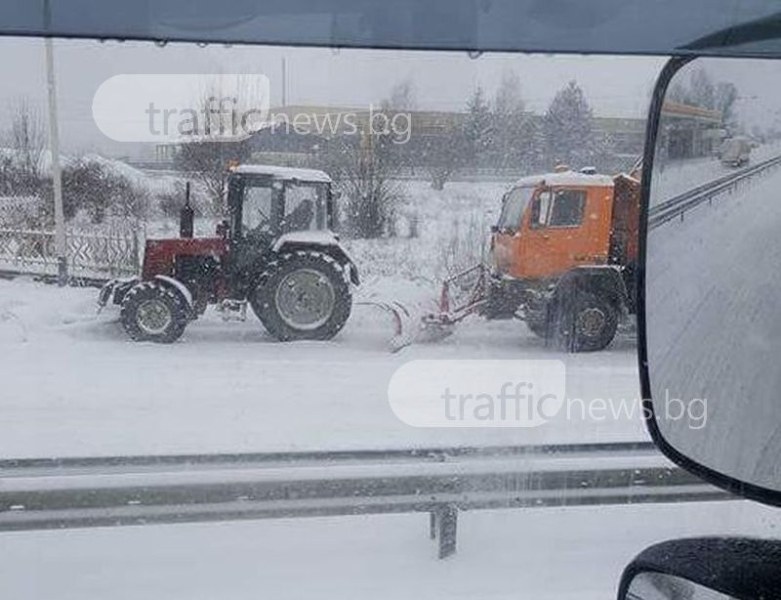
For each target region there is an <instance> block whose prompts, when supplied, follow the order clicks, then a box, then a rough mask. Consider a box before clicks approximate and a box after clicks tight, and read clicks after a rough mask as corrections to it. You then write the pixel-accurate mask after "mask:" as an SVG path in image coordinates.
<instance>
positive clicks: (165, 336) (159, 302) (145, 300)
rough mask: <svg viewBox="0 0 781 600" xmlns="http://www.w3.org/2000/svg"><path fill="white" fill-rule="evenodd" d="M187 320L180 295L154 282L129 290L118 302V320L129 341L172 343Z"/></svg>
mask: <svg viewBox="0 0 781 600" xmlns="http://www.w3.org/2000/svg"><path fill="white" fill-rule="evenodd" d="M188 320H189V319H188V318H187V306H186V304H185V302H184V300H183V299H182V297H181V295H180V294H179V293H178V292H176V291H175V290H172V289H171V288H170V287H168V286H166V285H163V284H161V283H158V282H155V281H146V282H144V283H139V284H138V285H136V286H134V287H132V288H131V289H130V290H129V291H128V293H127V294H126V295H125V298H124V300H123V301H122V309H121V312H120V321H121V322H122V326H123V327H124V328H125V331H126V332H127V334H128V335H129V336H130V338H131V339H133V340H135V341H138V342H158V343H161V344H170V343H172V342H175V341H176V340H178V339H179V338H180V337H181V336H182V333H183V332H184V328H185V327H186V326H187V322H188Z"/></svg>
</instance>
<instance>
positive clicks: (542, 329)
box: [524, 319, 548, 339]
mask: <svg viewBox="0 0 781 600" xmlns="http://www.w3.org/2000/svg"><path fill="white" fill-rule="evenodd" d="M524 322H525V323H526V326H527V327H528V328H529V329H530V330H531V332H532V333H533V334H534V335H536V336H537V337H540V338H542V339H547V338H548V324H547V323H546V322H545V320H543V319H540V320H536V319H528V320H526V321H524Z"/></svg>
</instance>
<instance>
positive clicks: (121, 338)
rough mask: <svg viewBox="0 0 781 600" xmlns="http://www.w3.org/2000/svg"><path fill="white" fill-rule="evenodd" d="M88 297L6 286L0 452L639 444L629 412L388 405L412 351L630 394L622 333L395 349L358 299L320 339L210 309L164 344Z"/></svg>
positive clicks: (1, 296) (488, 334)
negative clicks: (416, 417)
mask: <svg viewBox="0 0 781 600" xmlns="http://www.w3.org/2000/svg"><path fill="white" fill-rule="evenodd" d="M391 287H394V286H391ZM411 287H412V292H414V293H415V294H420V293H421V290H420V289H418V288H416V287H415V286H412V285H411ZM394 289H395V290H396V291H397V292H398V291H403V290H402V289H401V287H400V286H395V287H394ZM95 295H96V290H92V289H73V288H69V289H58V288H55V287H51V286H45V285H43V284H38V283H33V282H30V281H24V280H15V281H11V282H9V281H0V315H2V318H1V319H0V352H2V355H3V362H2V371H3V375H2V381H3V390H4V391H3V393H2V394H0V412H1V413H2V414H3V419H2V421H0V456H2V457H23V456H65V455H70V456H74V455H80V456H85V455H115V454H158V453H178V452H197V453H202V452H235V451H254V452H260V451H275V450H304V449H340V448H385V447H408V446H431V445H469V444H481V445H494V444H532V443H568V442H585V441H610V440H638V439H646V433H645V431H644V428H643V425H642V423H641V421H640V419H639V416H638V415H632V416H631V417H630V416H626V415H622V416H620V417H618V418H604V419H603V420H590V418H589V416H588V415H584V414H583V411H574V414H571V415H570V416H571V417H572V418H571V419H565V418H564V415H563V414H562V419H561V420H553V421H551V422H549V423H547V424H545V425H543V426H541V427H538V428H536V429H524V430H509V429H508V430H503V431H500V430H497V429H485V430H483V429H461V430H453V429H415V428H411V427H409V426H407V425H404V424H403V423H402V422H400V421H399V420H397V418H396V417H395V416H394V414H393V412H392V411H391V409H390V406H389V404H388V401H387V385H388V382H389V380H390V378H391V376H392V375H393V373H394V372H395V370H396V369H397V368H398V367H399V366H401V365H402V364H404V363H405V362H406V361H409V360H413V359H418V358H437V359H481V358H482V359H486V358H490V359H519V358H556V359H562V360H564V361H565V363H566V365H567V393H568V395H569V396H570V397H573V398H579V399H583V400H589V399H593V398H596V397H599V398H605V397H612V398H616V399H627V401H631V400H632V399H636V398H637V397H638V383H637V368H636V355H635V346H634V340H633V338H631V337H628V336H627V335H623V336H621V337H620V338H619V339H617V340H616V341H615V342H614V344H613V345H612V346H611V347H610V348H609V349H608V350H607V351H605V352H600V353H594V354H580V355H567V354H563V353H560V352H557V351H554V350H552V349H548V348H545V347H544V345H543V343H542V342H541V340H539V339H537V338H536V337H534V336H533V335H532V334H531V333H530V332H529V331H528V330H527V329H526V328H525V326H524V325H523V324H521V323H516V322H494V323H489V324H487V323H483V322H481V321H479V320H476V321H475V322H472V323H466V324H464V326H463V327H462V328H460V329H459V330H457V331H456V333H455V335H453V336H452V337H451V338H449V339H447V340H444V341H443V342H440V343H438V344H418V345H413V346H411V347H409V348H406V349H405V350H403V351H402V352H400V353H398V354H391V353H389V352H388V349H387V342H388V340H389V338H390V334H391V332H392V324H391V321H390V317H389V316H388V315H386V314H384V313H382V312H381V311H379V310H377V309H373V308H363V307H356V309H355V312H354V315H353V317H352V318H351V320H350V321H349V322H348V325H347V327H346V328H345V330H344V331H343V332H342V333H341V334H340V335H339V336H337V338H335V339H334V340H332V341H330V342H298V343H289V344H281V343H278V342H276V341H274V340H273V339H272V338H270V336H268V334H266V333H265V332H264V330H263V328H262V327H261V325H260V323H259V322H258V321H257V320H256V319H255V318H254V316H249V317H248V320H247V322H245V323H235V322H231V323H224V322H222V320H221V319H220V318H219V316H218V315H217V314H215V313H214V312H207V315H206V316H205V317H204V318H203V319H202V320H199V321H197V322H195V323H193V324H191V325H190V326H189V327H188V329H187V331H186V332H185V335H184V337H183V338H182V340H181V341H180V342H179V343H176V344H174V345H170V346H161V345H155V344H143V343H142V344H139V343H134V342H131V341H129V340H127V339H126V337H125V334H124V332H123V331H122V329H121V326H120V325H119V323H118V322H117V320H116V319H117V316H118V315H117V309H116V308H113V307H108V308H107V309H106V310H105V311H104V313H102V314H101V315H99V316H95V314H94V302H95ZM412 296H413V294H411V293H410V294H409V297H412Z"/></svg>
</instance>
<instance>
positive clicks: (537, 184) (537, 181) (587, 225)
mask: <svg viewBox="0 0 781 600" xmlns="http://www.w3.org/2000/svg"><path fill="white" fill-rule="evenodd" d="M639 190H640V182H639V181H638V180H637V179H635V178H633V177H630V176H628V175H618V176H616V177H612V178H611V177H608V176H605V175H586V174H581V173H573V172H565V173H551V174H548V175H541V176H535V177H527V178H524V179H522V180H520V181H519V182H517V183H516V184H515V185H514V186H513V188H512V189H511V190H510V191H509V192H508V194H507V195H505V200H504V202H505V203H509V202H512V201H513V194H514V193H519V194H525V195H526V196H527V202H526V204H525V206H524V207H523V210H522V212H521V216H520V221H519V222H518V223H517V224H512V223H510V224H507V227H499V228H495V230H494V233H493V235H492V249H493V252H492V255H493V262H494V264H493V267H494V268H495V269H496V271H497V272H498V273H499V274H500V275H502V276H504V277H507V278H512V279H518V280H550V279H556V278H559V277H561V276H562V275H563V274H564V273H566V272H568V271H570V270H572V269H574V268H577V267H582V266H593V265H608V264H613V265H619V266H630V265H633V264H634V263H635V262H636V259H637V237H638V236H637V228H638V223H639V210H640V202H639ZM559 202H560V203H561V204H562V205H563V204H564V203H566V204H567V206H566V207H565V209H563V210H558V211H557V206H556V205H557V203H559ZM505 210H507V206H505ZM503 212H504V211H503ZM504 216H505V215H503V218H504Z"/></svg>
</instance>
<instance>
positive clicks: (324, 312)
mask: <svg viewBox="0 0 781 600" xmlns="http://www.w3.org/2000/svg"><path fill="white" fill-rule="evenodd" d="M250 304H251V306H252V310H253V311H254V312H255V314H256V315H257V316H258V318H259V319H260V320H261V322H262V323H263V325H264V326H265V327H266V329H267V330H268V332H269V333H270V334H271V335H273V336H274V337H275V338H277V339H278V340H280V341H285V342H286V341H290V340H330V339H331V338H332V337H334V336H335V335H336V334H337V333H339V331H340V330H341V329H342V327H344V324H345V323H346V322H347V319H348V318H349V316H350V311H351V310H352V293H351V291H350V286H349V285H348V283H347V279H346V277H345V273H344V271H343V269H342V266H341V265H340V264H339V263H338V262H336V261H335V260H334V259H333V258H332V257H330V256H327V255H326V254H323V253H322V252H314V251H300V252H295V253H293V254H284V255H282V256H280V257H279V258H278V259H277V260H275V261H273V262H272V263H270V264H269V265H268V267H267V268H266V270H265V271H264V272H263V273H262V274H261V276H260V278H259V280H258V283H257V284H256V287H255V290H254V292H253V293H251V294H250Z"/></svg>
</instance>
